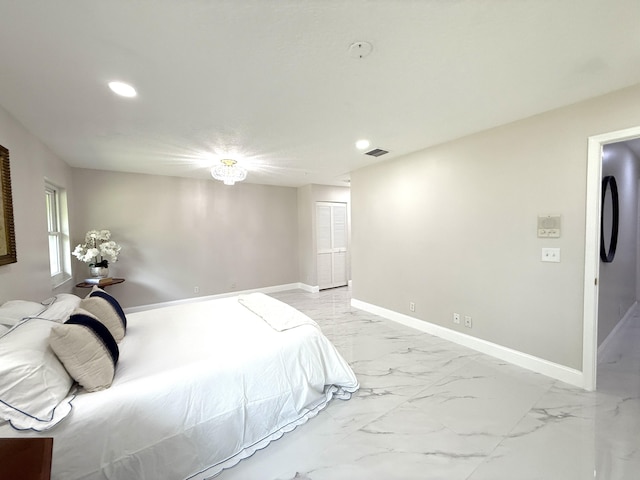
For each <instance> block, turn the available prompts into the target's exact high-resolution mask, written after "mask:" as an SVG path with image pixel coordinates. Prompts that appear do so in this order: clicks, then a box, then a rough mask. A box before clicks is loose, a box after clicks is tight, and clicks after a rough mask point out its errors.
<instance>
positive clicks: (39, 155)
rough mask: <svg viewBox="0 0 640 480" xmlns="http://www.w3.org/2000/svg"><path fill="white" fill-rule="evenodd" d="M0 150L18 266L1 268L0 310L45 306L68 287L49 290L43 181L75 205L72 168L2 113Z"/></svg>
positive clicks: (70, 287) (68, 288) (1, 111)
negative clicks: (4, 153)
mask: <svg viewBox="0 0 640 480" xmlns="http://www.w3.org/2000/svg"><path fill="white" fill-rule="evenodd" d="M0 145H2V146H3V147H5V148H7V149H8V150H9V156H10V160H11V184H12V186H11V188H12V190H13V191H12V196H13V217H14V223H15V233H16V252H17V256H18V262H17V263H12V264H9V265H3V266H0V304H1V303H3V302H5V301H6V300H10V299H15V298H23V299H30V300H43V299H45V298H48V297H50V296H51V295H52V294H54V293H59V292H70V291H71V289H72V286H73V284H72V282H71V281H69V282H67V283H66V284H64V285H62V286H60V287H59V288H58V289H53V288H52V286H51V275H50V271H49V245H48V236H47V218H46V208H45V197H44V180H45V177H46V178H48V179H49V180H50V181H51V182H53V183H55V184H56V185H57V186H59V187H62V188H65V189H66V190H67V194H68V198H69V200H70V201H73V189H72V186H71V168H69V166H68V165H67V164H66V163H64V162H63V161H62V160H60V159H59V158H57V157H56V156H55V155H54V154H53V153H52V152H51V151H50V150H49V149H48V148H47V147H46V146H45V145H44V144H43V143H42V142H40V140H38V139H37V138H36V137H34V136H33V135H31V134H30V133H29V132H28V131H27V130H26V129H25V128H24V127H23V126H22V125H21V124H20V123H19V122H18V121H17V120H15V119H14V118H13V117H12V116H11V115H10V114H9V113H8V112H7V111H6V110H4V109H2V108H0Z"/></svg>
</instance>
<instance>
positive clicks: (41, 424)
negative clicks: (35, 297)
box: [0, 318, 73, 430]
mask: <svg viewBox="0 0 640 480" xmlns="http://www.w3.org/2000/svg"><path fill="white" fill-rule="evenodd" d="M56 325H58V324H57V323H55V322H50V321H48V320H40V319H36V318H34V319H29V320H26V321H25V322H22V323H20V324H19V325H17V326H15V327H14V328H13V329H11V330H9V331H8V332H7V333H5V334H4V335H3V336H2V337H0V359H1V361H0V417H1V418H2V419H3V420H7V421H9V422H11V425H12V426H13V427H14V428H16V429H18V430H24V429H33V430H45V429H47V428H51V427H52V426H53V425H55V424H57V423H58V422H59V421H60V420H62V419H63V418H64V417H65V416H66V415H67V414H68V413H69V412H70V411H71V399H72V398H71V397H68V395H69V391H70V389H71V386H72V384H73V379H72V378H71V377H70V376H69V374H68V373H67V371H66V370H65V368H64V367H63V366H62V364H61V363H60V361H59V360H58V358H57V357H56V355H55V354H54V353H53V350H51V348H50V347H49V334H50V332H51V329H52V327H54V326H56Z"/></svg>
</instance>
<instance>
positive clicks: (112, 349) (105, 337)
mask: <svg viewBox="0 0 640 480" xmlns="http://www.w3.org/2000/svg"><path fill="white" fill-rule="evenodd" d="M64 323H65V324H67V325H82V326H85V327H87V328H89V329H91V330H92V331H93V334H94V335H95V337H96V338H97V339H98V340H100V342H102V344H103V345H104V346H105V348H106V349H107V351H108V352H109V355H110V356H111V360H112V361H113V365H114V367H115V365H116V363H118V359H119V358H120V349H119V348H118V344H117V343H116V341H115V339H114V338H113V335H111V332H109V329H108V328H107V327H105V326H104V325H103V324H102V322H100V321H98V320H96V319H95V318H92V317H90V316H89V315H83V314H81V313H76V314H73V315H71V318H69V320H67V321H66V322H64Z"/></svg>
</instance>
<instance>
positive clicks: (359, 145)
mask: <svg viewBox="0 0 640 480" xmlns="http://www.w3.org/2000/svg"><path fill="white" fill-rule="evenodd" d="M369 145H371V142H369V140H366V139H364V138H363V139H362V140H358V141H357V142H356V148H357V149H358V150H364V149H366V148H369Z"/></svg>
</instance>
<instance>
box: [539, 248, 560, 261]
mask: <svg viewBox="0 0 640 480" xmlns="http://www.w3.org/2000/svg"><path fill="white" fill-rule="evenodd" d="M542 261H543V262H553V263H560V249H559V248H543V249H542Z"/></svg>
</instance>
